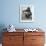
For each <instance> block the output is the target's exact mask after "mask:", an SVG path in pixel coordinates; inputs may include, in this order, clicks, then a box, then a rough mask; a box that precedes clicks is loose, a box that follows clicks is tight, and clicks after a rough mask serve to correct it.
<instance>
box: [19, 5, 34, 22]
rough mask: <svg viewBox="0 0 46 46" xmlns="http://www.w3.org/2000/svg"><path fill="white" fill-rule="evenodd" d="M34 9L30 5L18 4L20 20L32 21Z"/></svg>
mask: <svg viewBox="0 0 46 46" xmlns="http://www.w3.org/2000/svg"><path fill="white" fill-rule="evenodd" d="M33 16H34V9H33V6H32V5H20V21H21V22H32V20H33Z"/></svg>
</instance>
